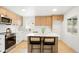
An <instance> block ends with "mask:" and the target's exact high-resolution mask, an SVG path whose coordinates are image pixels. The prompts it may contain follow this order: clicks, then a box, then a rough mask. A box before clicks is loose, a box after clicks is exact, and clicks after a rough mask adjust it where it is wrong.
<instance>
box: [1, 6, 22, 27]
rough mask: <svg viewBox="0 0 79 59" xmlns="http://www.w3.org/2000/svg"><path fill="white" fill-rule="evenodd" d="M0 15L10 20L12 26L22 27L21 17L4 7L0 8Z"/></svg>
mask: <svg viewBox="0 0 79 59" xmlns="http://www.w3.org/2000/svg"><path fill="white" fill-rule="evenodd" d="M0 15H3V16H5V17H8V18H10V19H12V24H15V25H19V26H20V25H22V20H23V17H22V16H19V15H17V14H16V13H14V12H12V11H10V10H8V9H6V8H4V7H0Z"/></svg>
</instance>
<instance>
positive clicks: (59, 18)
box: [52, 15, 64, 22]
mask: <svg viewBox="0 0 79 59" xmlns="http://www.w3.org/2000/svg"><path fill="white" fill-rule="evenodd" d="M52 20H53V21H61V22H62V21H63V20H64V16H63V15H53V16H52Z"/></svg>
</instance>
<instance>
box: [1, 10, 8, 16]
mask: <svg viewBox="0 0 79 59" xmlns="http://www.w3.org/2000/svg"><path fill="white" fill-rule="evenodd" d="M6 12H7V11H6V10H5V9H3V8H0V15H4V16H6V15H7V14H6Z"/></svg>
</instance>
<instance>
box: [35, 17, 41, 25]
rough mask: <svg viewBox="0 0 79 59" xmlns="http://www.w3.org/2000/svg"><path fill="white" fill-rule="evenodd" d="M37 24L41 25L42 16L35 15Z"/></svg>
mask: <svg viewBox="0 0 79 59" xmlns="http://www.w3.org/2000/svg"><path fill="white" fill-rule="evenodd" d="M35 25H36V26H41V17H40V16H36V17H35Z"/></svg>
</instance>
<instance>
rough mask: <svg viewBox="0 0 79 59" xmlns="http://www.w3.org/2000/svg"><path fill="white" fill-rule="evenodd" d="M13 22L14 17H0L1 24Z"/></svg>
mask: <svg viewBox="0 0 79 59" xmlns="http://www.w3.org/2000/svg"><path fill="white" fill-rule="evenodd" d="M11 23H12V19H10V18H7V17H1V18H0V24H11Z"/></svg>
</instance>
